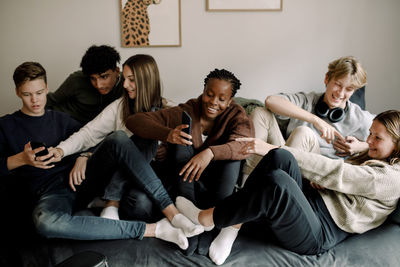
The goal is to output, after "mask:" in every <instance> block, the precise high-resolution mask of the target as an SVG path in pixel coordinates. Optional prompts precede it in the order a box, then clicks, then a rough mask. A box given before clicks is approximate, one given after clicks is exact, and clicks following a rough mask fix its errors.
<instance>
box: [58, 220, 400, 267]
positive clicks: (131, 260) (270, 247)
mask: <svg viewBox="0 0 400 267" xmlns="http://www.w3.org/2000/svg"><path fill="white" fill-rule="evenodd" d="M399 240H400V226H399V225H397V224H393V223H388V224H385V225H383V226H381V227H379V228H377V229H374V230H372V231H369V232H367V233H364V234H362V235H354V236H351V237H349V238H348V239H346V240H345V241H343V242H342V243H340V244H338V245H337V246H336V247H334V248H332V249H331V250H329V251H327V252H325V253H322V254H320V255H313V256H306V255H298V254H296V253H293V252H290V251H288V250H285V249H283V248H281V247H279V245H277V244H275V243H274V242H273V241H268V240H265V238H264V240H261V238H256V237H254V236H249V235H246V234H244V233H240V234H239V236H238V238H237V240H236V241H235V243H234V245H233V248H232V252H231V254H230V256H229V257H228V259H227V260H226V262H225V263H224V265H223V266H364V267H368V266H371V267H376V266H393V267H395V266H396V267H397V266H399V263H400V253H399V251H400V242H399ZM85 250H92V251H96V252H100V253H103V254H104V255H106V256H107V259H108V263H109V266H112V267H126V266H214V267H215V265H214V264H213V262H212V261H211V260H210V259H209V258H208V257H206V256H201V255H198V254H194V255H193V256H185V255H184V254H183V253H182V252H181V251H180V250H179V248H178V247H177V246H176V245H174V244H172V243H168V242H165V241H162V240H158V239H155V238H145V239H143V240H141V241H140V240H114V241H71V240H53V241H52V245H51V255H52V257H53V259H52V260H53V263H58V262H61V261H63V260H64V259H66V258H68V257H69V256H71V255H74V254H76V253H78V252H81V251H85Z"/></svg>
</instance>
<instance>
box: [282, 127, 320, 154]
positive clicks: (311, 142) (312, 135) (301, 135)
mask: <svg viewBox="0 0 400 267" xmlns="http://www.w3.org/2000/svg"><path fill="white" fill-rule="evenodd" d="M286 145H287V146H290V147H294V148H297V149H301V150H303V151H309V152H314V153H319V141H318V138H317V135H316V132H315V131H314V130H313V129H311V128H310V127H308V126H305V125H302V126H299V127H296V128H295V129H294V130H293V131H292V133H291V134H290V136H289V138H288V140H287V142H286Z"/></svg>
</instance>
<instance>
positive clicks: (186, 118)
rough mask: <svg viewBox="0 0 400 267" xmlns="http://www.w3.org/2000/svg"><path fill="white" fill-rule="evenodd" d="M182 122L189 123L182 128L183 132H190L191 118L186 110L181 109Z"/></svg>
mask: <svg viewBox="0 0 400 267" xmlns="http://www.w3.org/2000/svg"><path fill="white" fill-rule="evenodd" d="M182 124H186V125H189V127H188V128H184V129H182V131H183V132H185V133H187V134H190V135H191V134H192V118H191V117H190V115H189V114H188V113H187V112H186V111H184V110H183V111H182Z"/></svg>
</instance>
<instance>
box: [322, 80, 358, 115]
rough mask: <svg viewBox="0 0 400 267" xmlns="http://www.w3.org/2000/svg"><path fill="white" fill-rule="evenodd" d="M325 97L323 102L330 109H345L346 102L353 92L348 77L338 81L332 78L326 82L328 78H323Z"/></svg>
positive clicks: (353, 89) (353, 88)
mask: <svg viewBox="0 0 400 267" xmlns="http://www.w3.org/2000/svg"><path fill="white" fill-rule="evenodd" d="M325 85H326V90H325V95H324V102H325V103H326V104H327V105H328V106H329V108H330V109H332V108H338V107H339V108H343V109H344V108H345V107H346V102H347V101H348V100H349V99H350V97H351V96H352V95H353V93H354V91H355V89H356V88H355V87H354V86H353V83H352V79H351V77H350V75H347V76H344V77H342V78H339V79H334V78H332V79H331V80H329V81H328V76H325Z"/></svg>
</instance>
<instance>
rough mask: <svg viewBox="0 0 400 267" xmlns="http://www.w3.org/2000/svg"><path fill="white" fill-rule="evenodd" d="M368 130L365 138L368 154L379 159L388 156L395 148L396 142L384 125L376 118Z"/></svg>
mask: <svg viewBox="0 0 400 267" xmlns="http://www.w3.org/2000/svg"><path fill="white" fill-rule="evenodd" d="M369 132H370V134H369V136H368V138H367V143H368V146H369V150H368V156H370V157H371V158H373V159H381V160H384V159H387V158H389V157H390V156H391V155H392V153H393V151H394V150H395V148H396V144H395V143H394V142H393V138H392V136H391V135H390V134H389V133H388V131H387V130H386V128H385V126H384V125H383V124H382V123H381V122H379V121H378V120H374V121H373V122H372V125H371V128H370V129H369Z"/></svg>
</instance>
